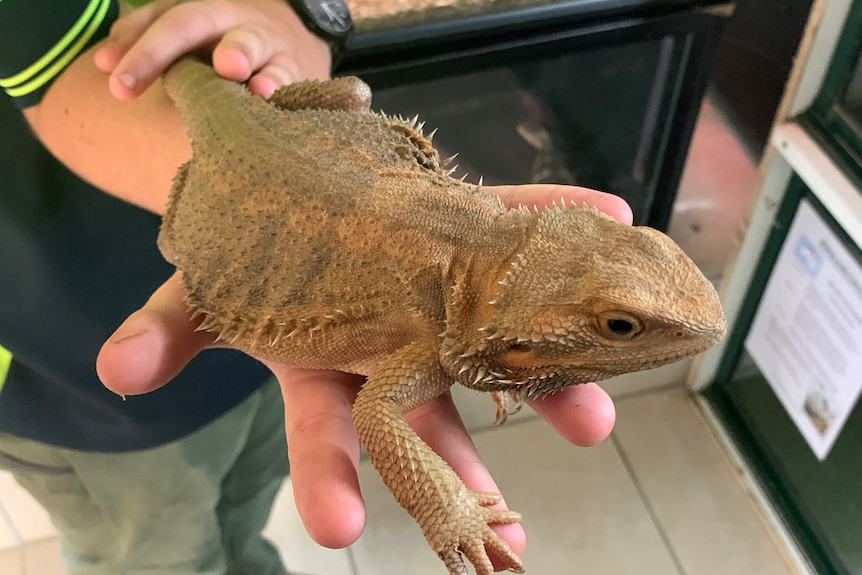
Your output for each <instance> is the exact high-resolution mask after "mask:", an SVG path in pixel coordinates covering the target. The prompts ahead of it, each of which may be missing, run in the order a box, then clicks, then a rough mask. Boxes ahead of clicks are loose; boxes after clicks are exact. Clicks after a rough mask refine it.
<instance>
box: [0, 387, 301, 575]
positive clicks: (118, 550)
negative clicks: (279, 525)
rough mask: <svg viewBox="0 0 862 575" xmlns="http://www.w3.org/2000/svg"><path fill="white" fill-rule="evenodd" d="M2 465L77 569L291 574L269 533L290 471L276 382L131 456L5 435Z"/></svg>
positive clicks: (114, 573) (0, 441)
mask: <svg viewBox="0 0 862 575" xmlns="http://www.w3.org/2000/svg"><path fill="white" fill-rule="evenodd" d="M0 467H5V468H8V469H9V470H10V471H12V474H13V475H14V477H15V479H16V480H17V481H18V482H19V483H20V484H21V485H22V486H23V487H24V488H25V489H27V490H28V491H29V492H30V493H32V494H33V496H34V497H35V498H36V499H37V500H38V501H39V503H40V504H41V505H43V506H44V507H45V509H46V510H47V511H48V513H49V514H50V515H51V518H52V520H53V522H54V524H55V525H56V527H57V530H58V531H59V533H60V538H61V541H62V546H63V559H64V562H65V564H66V568H67V569H68V571H69V574H70V575H127V574H128V575H131V574H139V573H140V574H143V573H146V574H147V575H192V574H195V575H199V574H206V575H285V574H286V570H285V568H284V567H283V566H282V563H281V560H280V558H279V554H278V551H277V550H276V549H275V547H273V545H272V544H271V543H269V541H267V540H266V539H264V538H263V537H262V536H261V534H260V533H261V530H262V529H263V527H264V525H265V524H266V521H267V518H268V517H269V513H270V509H271V507H272V503H273V500H274V499H275V496H276V493H277V492H278V489H279V487H280V485H281V483H282V481H283V479H284V478H285V477H286V475H287V470H288V467H287V446H286V443H285V439H284V411H283V406H282V401H281V395H280V393H279V389H278V385H277V384H276V383H275V382H270V383H268V384H267V385H265V386H264V387H263V388H262V389H261V390H259V391H257V392H256V393H254V394H253V395H251V396H250V397H249V398H248V399H247V400H245V401H244V402H243V403H241V404H240V405H239V406H237V407H235V408H234V409H233V410H231V411H229V412H228V413H226V414H225V415H223V416H222V417H220V418H219V419H217V420H216V421H214V422H212V423H211V424H209V425H208V426H207V427H205V428H203V429H200V430H198V431H197V432H195V433H193V434H192V435H189V436H187V437H185V438H183V439H181V440H179V441H176V442H173V443H169V444H166V445H163V446H160V447H157V448H153V449H147V450H142V451H135V452H129V453H94V452H82V451H72V450H68V449H60V448H57V447H52V446H49V445H44V444H41V443H36V442H32V441H25V440H22V439H20V438H16V437H12V436H9V435H2V434H0Z"/></svg>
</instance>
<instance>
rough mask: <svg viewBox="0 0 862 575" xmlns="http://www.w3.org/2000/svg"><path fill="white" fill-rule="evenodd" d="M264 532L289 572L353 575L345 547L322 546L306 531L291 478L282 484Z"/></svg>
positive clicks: (309, 574)
mask: <svg viewBox="0 0 862 575" xmlns="http://www.w3.org/2000/svg"><path fill="white" fill-rule="evenodd" d="M263 533H264V535H265V536H266V537H268V538H269V539H270V540H271V541H272V542H273V543H274V544H275V545H276V547H278V550H279V552H280V553H281V558H282V561H284V564H285V565H287V567H288V569H290V570H291V571H296V572H298V573H304V574H308V575H352V574H353V571H352V570H351V568H350V559H349V556H348V554H347V551H346V550H344V549H338V550H335V549H326V548H324V547H321V546H320V545H318V544H317V543H315V542H314V540H312V539H311V537H309V536H308V534H307V533H306V532H305V528H304V527H303V526H302V520H301V519H300V518H299V514H298V513H297V511H296V505H295V504H294V501H293V487H292V485H291V483H290V480H288V481H285V482H284V485H282V488H281V491H280V492H279V494H278V498H277V499H276V501H275V506H274V507H273V510H272V513H271V514H270V518H269V523H267V526H266V529H264V532H263Z"/></svg>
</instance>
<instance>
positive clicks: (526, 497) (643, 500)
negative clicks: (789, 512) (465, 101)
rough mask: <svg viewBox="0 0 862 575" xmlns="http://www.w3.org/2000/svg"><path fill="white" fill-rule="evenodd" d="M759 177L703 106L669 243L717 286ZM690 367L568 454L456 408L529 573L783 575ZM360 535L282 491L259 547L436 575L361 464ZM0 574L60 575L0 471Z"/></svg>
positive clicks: (776, 550) (351, 571)
mask: <svg viewBox="0 0 862 575" xmlns="http://www.w3.org/2000/svg"><path fill="white" fill-rule="evenodd" d="M754 170H755V168H754V165H753V163H752V162H751V161H750V160H749V159H748V158H747V157H746V156H745V154H744V153H743V152H742V149H741V147H739V146H737V145H736V144H735V142H734V140H733V137H732V135H731V134H730V133H729V132H728V131H727V130H726V129H725V128H724V127H723V125H722V123H721V122H720V118H719V117H718V116H717V114H716V113H715V111H714V110H713V109H712V108H711V107H710V106H709V105H708V104H707V105H705V106H704V108H703V110H702V114H701V121H700V122H699V124H698V128H697V131H696V133H695V139H694V142H693V145H692V152H691V155H690V159H689V163H688V167H687V171H686V173H685V175H684V177H683V183H682V186H681V192H680V197H679V200H678V202H677V206H676V207H677V211H676V213H675V217H674V220H673V221H672V223H671V227H670V233H671V235H672V236H674V238H675V239H677V241H679V242H680V243H681V244H682V245H683V246H684V247H685V248H686V250H687V251H688V252H689V253H690V254H692V256H693V257H694V258H695V260H696V261H698V263H699V264H700V265H701V267H702V268H703V269H704V271H705V272H706V273H707V274H708V275H710V276H711V277H713V278H718V276H719V275H720V273H721V270H722V268H723V266H724V259H725V256H726V254H727V253H728V251H729V250H730V247H731V244H732V242H733V241H734V231H735V228H736V226H737V224H738V222H739V221H740V219H741V217H742V213H743V210H744V208H745V205H746V203H747V198H748V195H749V193H750V191H751V190H750V187H751V182H752V181H753V178H754ZM685 373H686V365H685V364H678V365H675V366H669V367H668V368H665V369H663V370H660V371H658V372H648V373H641V374H635V375H630V376H626V377H624V378H619V379H617V380H613V381H610V382H607V383H606V384H605V385H606V388H607V389H608V390H609V391H610V392H611V394H612V395H613V396H614V398H615V400H616V406H617V425H616V428H615V430H614V432H613V435H612V436H611V438H610V439H609V440H608V441H605V442H604V443H603V444H601V445H599V446H597V447H594V448H589V449H581V448H576V447H573V446H571V445H568V444H566V443H565V442H564V441H562V440H561V439H560V438H559V437H557V436H556V434H555V433H554V432H553V431H552V430H551V429H550V428H549V427H548V426H547V425H545V424H544V423H543V422H542V421H541V420H539V419H538V418H536V417H535V416H533V415H531V414H530V413H523V414H520V415H518V416H517V417H515V418H513V419H512V421H511V422H510V423H509V424H507V425H506V426H504V427H503V428H501V429H493V430H492V429H489V423H490V421H491V419H492V417H493V407H492V405H491V403H490V401H489V400H488V399H487V398H484V397H481V396H478V395H475V394H472V393H470V392H466V391H460V392H458V393H457V394H456V400H457V401H458V403H459V405H460V406H461V407H462V411H463V412H464V413H465V419H466V421H467V423H468V426H469V427H470V428H471V429H472V430H474V432H475V439H476V443H477V445H478V447H479V450H480V451H481V453H482V454H483V456H484V457H485V460H486V462H487V464H488V466H489V467H490V469H491V470H492V472H493V473H494V476H495V478H496V480H497V482H498V484H499V485H500V487H501V489H502V490H503V492H504V493H505V495H506V499H507V501H508V502H509V504H510V505H511V506H512V507H513V508H515V509H517V510H518V511H520V512H522V513H523V514H524V520H523V523H524V526H525V528H526V530H527V535H528V540H529V545H528V548H527V551H526V554H525V557H524V561H525V564H526V566H527V570H528V573H537V574H538V573H542V574H552V575H555V574H558V573H559V574H562V573H582V574H590V575H627V574H632V575H736V574H745V575H792V574H793V573H794V571H793V570H792V569H791V567H790V566H789V564H788V563H787V562H786V560H785V557H784V555H783V552H782V550H781V548H780V546H779V545H778V544H777V543H776V542H775V538H774V537H773V534H772V533H771V531H770V528H769V527H768V526H767V524H766V522H765V521H764V520H763V518H762V517H761V515H760V513H759V511H758V509H757V507H756V506H755V505H754V504H753V503H752V501H751V499H750V498H749V496H748V494H747V493H746V491H745V489H744V488H743V484H742V482H741V481H740V478H739V474H738V470H736V469H735V468H734V467H733V465H732V464H731V463H730V462H729V460H728V459H727V458H726V456H725V454H724V452H723V451H722V448H721V447H720V446H719V445H718V443H717V442H716V441H715V439H714V437H713V435H712V433H711V431H710V430H709V428H708V426H707V425H706V424H705V422H704V420H703V419H702V417H701V415H700V413H699V411H698V408H697V407H696V406H695V404H694V402H693V400H692V399H691V397H689V395H688V392H687V391H686V390H685V389H684V388H683V386H682V385H681V381H682V380H683V378H684V375H685ZM360 475H361V481H362V487H363V492H364V494H365V498H366V501H367V504H368V507H369V512H368V526H367V528H366V530H365V533H364V534H363V536H362V537H361V538H360V540H359V541H358V542H357V543H356V544H354V545H353V546H352V547H350V548H349V549H346V550H327V549H323V548H321V547H318V546H317V545H316V544H314V543H313V542H312V541H311V540H310V539H309V538H308V536H307V535H306V534H305V532H304V530H303V529H302V525H301V522H300V520H299V518H298V516H297V514H296V511H295V509H294V506H293V498H292V492H291V487H290V483H289V482H288V483H286V484H285V486H284V489H283V490H282V493H281V494H280V496H279V500H278V502H277V505H276V508H275V510H274V512H273V516H272V519H271V521H270V525H269V526H268V528H267V535H268V536H269V537H270V538H272V539H273V541H275V542H276V544H277V545H278V547H279V549H280V550H281V551H282V554H283V557H284V560H285V562H286V564H287V565H288V566H289V567H290V568H291V569H294V570H296V571H299V572H303V573H309V574H314V575H389V574H393V575H394V574H410V575H425V574H428V575H439V574H440V573H441V572H442V571H443V567H442V565H441V564H440V562H439V560H438V559H437V558H436V557H435V556H434V555H433V553H431V551H430V550H429V549H428V548H427V547H426V545H425V543H424V540H423V538H422V536H421V533H420V532H419V529H418V528H417V527H416V526H415V524H414V523H413V522H412V520H410V519H409V517H407V515H406V514H405V513H404V512H403V511H402V510H401V509H400V508H399V507H398V506H397V505H396V504H395V502H394V500H393V499H392V497H391V496H390V495H389V493H388V492H387V491H386V489H385V488H384V487H383V485H382V483H381V481H380V480H379V478H378V477H377V474H376V473H375V471H374V470H373V469H372V468H371V467H370V466H369V465H368V464H367V463H363V465H362V468H361V471H360ZM0 574H2V575H25V574H26V575H64V570H63V568H62V567H61V565H60V560H59V545H58V542H57V539H56V537H55V536H54V532H53V529H52V527H51V525H50V521H49V520H48V518H47V516H46V515H45V514H44V512H42V511H41V510H40V509H39V508H38V506H37V505H36V504H35V503H34V502H32V500H30V499H29V497H28V496H27V495H26V494H25V493H23V491H22V490H21V489H20V488H18V487H17V485H16V484H14V481H12V479H11V477H10V476H8V475H4V474H2V473H0Z"/></svg>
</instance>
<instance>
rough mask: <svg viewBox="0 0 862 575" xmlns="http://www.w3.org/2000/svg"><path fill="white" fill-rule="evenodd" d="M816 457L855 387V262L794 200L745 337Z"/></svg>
mask: <svg viewBox="0 0 862 575" xmlns="http://www.w3.org/2000/svg"><path fill="white" fill-rule="evenodd" d="M745 347H746V349H747V350H748V352H749V354H751V356H752V358H753V359H754V361H755V363H757V367H758V368H759V369H760V371H761V372H762V373H763V375H764V377H766V380H767V381H768V382H769V384H770V385H771V386H772V388H773V390H774V391H775V394H776V395H777V396H778V398H779V399H780V400H781V403H782V404H783V405H784V408H785V409H786V410H787V412H788V413H789V414H790V417H791V418H793V421H794V422H795V423H796V426H797V427H798V428H799V431H800V432H801V433H802V435H803V436H804V437H805V439H806V441H808V444H809V445H810V446H811V449H812V450H813V451H814V453H815V455H816V456H817V458H818V459H821V460H823V459H824V458H826V456H827V455H828V454H829V450H830V449H831V448H832V445H833V443H834V442H835V439H836V438H837V437H838V435H839V433H840V432H841V428H842V427H843V426H844V423H845V422H846V420H847V417H848V416H849V415H850V412H851V411H852V410H853V407H854V405H855V404H856V401H857V400H858V398H859V394H860V391H862V265H860V263H859V262H857V261H856V259H855V258H854V257H853V256H852V255H851V253H850V252H849V251H848V250H847V248H845V247H844V245H843V244H842V243H841V240H840V239H839V238H838V237H837V236H836V234H835V233H834V232H833V231H832V230H831V229H830V228H829V226H828V225H827V224H826V222H825V221H823V218H822V217H821V216H820V215H819V214H818V213H817V211H816V210H815V209H814V207H813V206H812V205H811V203H810V202H808V201H806V200H803V201H802V203H801V204H800V206H799V210H798V211H797V213H796V215H795V217H794V219H793V224H792V225H791V227H790V231H789V232H788V234H787V238H786V240H785V241H784V244H783V247H782V248H781V253H780V254H779V256H778V260H777V261H776V263H775V268H774V269H773V271H772V275H771V276H770V278H769V282H768V283H767V285H766V290H765V292H764V294H763V299H762V301H761V303H760V307H759V308H758V310H757V314H756V315H755V317H754V322H753V324H752V326H751V330H750V331H749V334H748V338H747V339H746V341H745Z"/></svg>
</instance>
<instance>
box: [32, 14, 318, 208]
mask: <svg viewBox="0 0 862 575" xmlns="http://www.w3.org/2000/svg"><path fill="white" fill-rule="evenodd" d="M177 30H181V31H182V32H181V33H178V32H177ZM168 38H170V39H171V41H166V39H168ZM213 43H214V44H215V48H214V49H213V62H214V65H215V67H216V69H217V70H218V71H219V72H220V73H222V74H223V75H225V77H228V78H230V79H233V80H237V81H246V80H248V82H249V88H250V89H251V90H252V91H253V92H255V93H260V94H263V95H269V93H271V92H272V90H274V89H275V87H277V85H279V84H281V83H285V82H289V81H296V80H299V79H303V78H322V77H325V76H326V75H327V74H328V72H329V53H328V50H329V49H328V47H327V46H326V44H325V43H323V42H322V41H321V40H320V39H318V38H317V37H316V36H314V35H312V34H311V33H309V32H308V31H307V30H306V29H305V27H304V26H303V24H302V23H301V22H300V21H299V19H298V18H297V16H296V15H295V14H294V13H293V11H292V10H291V9H290V7H289V6H288V5H287V4H286V3H284V2H282V1H281V0H249V1H245V2H240V1H237V2H223V1H203V2H194V3H186V4H180V5H176V2H175V1H174V0H159V1H158V2H154V3H152V4H151V5H147V6H145V7H143V8H140V9H138V10H136V11H134V12H132V13H130V14H129V15H127V16H125V17H124V18H121V19H120V20H118V21H117V23H116V24H115V25H114V27H113V28H112V32H111V37H110V38H108V39H107V40H105V41H103V42H102V43H101V44H100V45H97V46H94V47H92V48H90V49H89V50H87V51H86V52H84V53H82V54H81V55H80V56H78V57H77V58H76V59H75V60H74V61H73V62H72V63H71V64H70V65H69V66H68V67H67V68H66V69H65V70H64V71H63V72H62V73H61V74H60V75H59V76H58V77H57V78H56V80H54V82H53V84H52V85H51V87H50V88H49V89H48V91H47V92H46V93H45V95H44V97H43V98H42V99H41V101H39V102H38V103H37V104H35V105H33V106H29V107H27V108H25V109H24V111H23V113H24V116H25V118H26V119H27V121H28V122H29V123H30V126H31V127H32V128H33V131H34V133H35V134H36V135H37V137H38V138H39V139H40V140H41V141H42V142H43V143H44V144H45V146H46V147H47V148H48V149H49V150H50V151H51V152H52V153H53V154H54V155H55V156H56V157H57V158H58V159H59V160H60V161H61V162H63V163H64V164H65V165H66V166H68V167H69V168H70V169H71V170H73V171H74V172H75V173H77V174H78V175H79V176H80V177H82V178H83V179H85V180H87V181H89V182H90V183H92V184H93V185H95V186H96V187H98V188H100V189H102V190H104V191H106V192H107V193H109V194H112V195H114V196H117V197H119V198H121V199H123V200H126V201H128V202H130V203H132V204H135V205H137V206H139V207H142V208H144V209H147V210H149V211H152V212H155V213H159V214H161V213H163V211H164V207H165V204H166V201H167V196H168V192H169V191H170V187H171V181H172V179H173V176H174V174H175V173H176V171H177V168H178V167H179V166H180V165H181V164H183V163H184V162H185V161H187V160H188V159H189V158H190V157H191V147H190V144H189V140H188V137H187V135H186V132H185V128H184V126H183V123H182V120H181V118H180V116H179V113H178V112H177V110H176V108H175V107H174V105H173V103H172V102H171V101H170V99H169V98H168V97H167V95H166V94H165V93H164V90H163V89H162V86H161V81H160V79H159V76H160V74H161V71H163V70H164V68H165V67H166V66H167V65H169V64H170V63H171V62H172V61H173V60H174V59H176V58H177V57H179V56H181V55H182V54H184V53H186V52H188V51H191V50H194V49H197V48H200V47H203V46H209V45H211V44H213ZM97 64H98V65H97ZM106 72H110V73H111V74H110V76H109V77H108V78H106V76H105V73H106ZM129 77H131V78H133V79H134V80H133V81H132V82H131V83H132V84H134V88H133V89H129V88H128V87H127V86H125V85H124V84H123V82H121V81H120V78H129ZM106 79H107V81H106ZM118 97H119V98H122V100H120V99H118ZM123 100H130V101H123Z"/></svg>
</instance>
